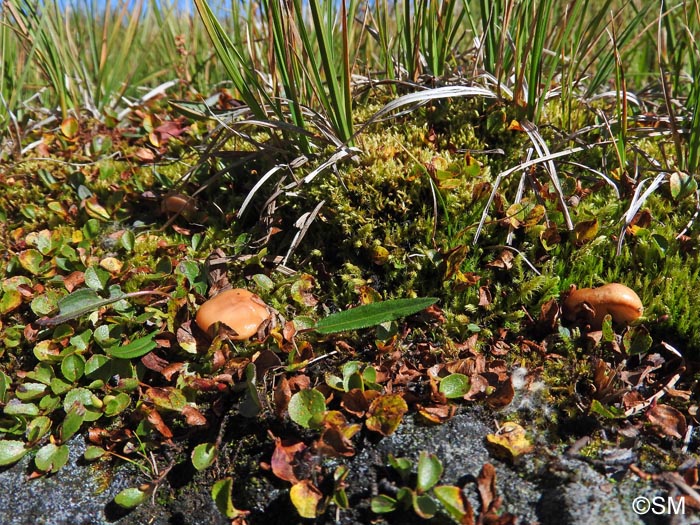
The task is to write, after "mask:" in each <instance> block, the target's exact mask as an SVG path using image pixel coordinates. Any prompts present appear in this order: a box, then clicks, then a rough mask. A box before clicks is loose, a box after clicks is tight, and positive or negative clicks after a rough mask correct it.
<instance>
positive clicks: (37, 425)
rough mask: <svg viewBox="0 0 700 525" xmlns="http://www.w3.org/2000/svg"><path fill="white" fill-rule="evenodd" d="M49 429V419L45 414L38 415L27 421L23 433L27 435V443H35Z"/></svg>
mask: <svg viewBox="0 0 700 525" xmlns="http://www.w3.org/2000/svg"><path fill="white" fill-rule="evenodd" d="M49 430H51V419H49V418H48V417H46V416H39V417H35V418H34V419H32V420H31V421H30V422H29V424H28V425H27V430H26V431H25V432H24V435H25V436H27V442H28V443H36V442H37V441H39V440H40V439H41V438H42V437H44V436H45V435H46V434H47V432H48V431H49Z"/></svg>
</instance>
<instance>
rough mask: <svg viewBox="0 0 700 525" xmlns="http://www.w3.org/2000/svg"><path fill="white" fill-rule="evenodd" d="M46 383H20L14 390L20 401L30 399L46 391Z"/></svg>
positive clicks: (38, 396) (40, 395)
mask: <svg viewBox="0 0 700 525" xmlns="http://www.w3.org/2000/svg"><path fill="white" fill-rule="evenodd" d="M46 389H47V387H46V385H45V384H43V383H22V384H21V385H19V386H18V387H17V389H16V390H15V395H16V396H17V399H19V400H21V401H31V400H32V399H37V398H40V397H42V396H43V395H44V394H45V393H46Z"/></svg>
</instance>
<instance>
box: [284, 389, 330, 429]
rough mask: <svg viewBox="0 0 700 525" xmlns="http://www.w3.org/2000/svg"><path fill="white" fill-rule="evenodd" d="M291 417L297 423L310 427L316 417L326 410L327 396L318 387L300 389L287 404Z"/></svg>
mask: <svg viewBox="0 0 700 525" xmlns="http://www.w3.org/2000/svg"><path fill="white" fill-rule="evenodd" d="M287 410H288V411H289V417H290V418H291V419H292V421H294V422H295V423H296V424H298V425H301V426H302V427H304V428H309V427H310V426H311V423H312V421H313V420H314V419H317V418H320V417H321V415H322V414H323V413H324V412H325V411H326V398H325V397H323V394H322V393H321V392H319V391H318V390H316V389H313V388H311V389H308V390H300V391H299V392H297V393H296V394H294V395H293V396H292V398H291V399H290V400H289V405H288V406H287Z"/></svg>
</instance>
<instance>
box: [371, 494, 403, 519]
mask: <svg viewBox="0 0 700 525" xmlns="http://www.w3.org/2000/svg"><path fill="white" fill-rule="evenodd" d="M396 504H397V501H396V500H395V499H394V498H392V497H390V496H387V495H385V494H380V495H379V496H375V497H373V498H372V502H371V503H370V505H371V508H372V512H374V513H376V514H386V513H387V512H394V511H395V510H396Z"/></svg>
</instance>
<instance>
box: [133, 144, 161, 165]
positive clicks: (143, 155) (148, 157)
mask: <svg viewBox="0 0 700 525" xmlns="http://www.w3.org/2000/svg"><path fill="white" fill-rule="evenodd" d="M134 156H135V157H136V158H137V159H138V160H140V161H141V162H152V161H154V160H155V158H156V155H155V153H153V151H152V150H150V149H148V148H143V147H142V148H138V149H137V150H136V151H135V152H134Z"/></svg>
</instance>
